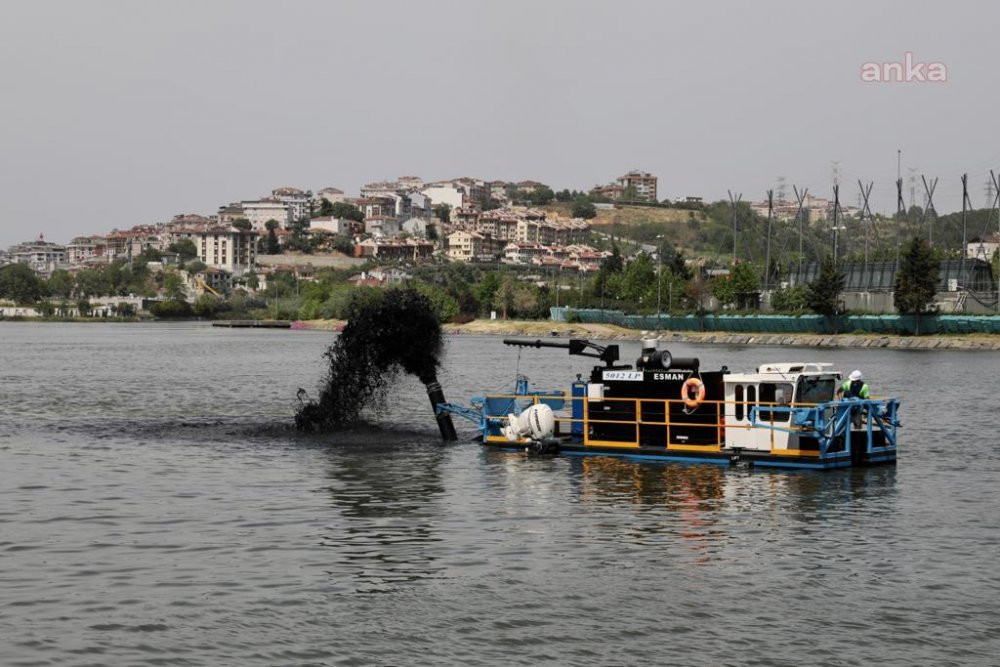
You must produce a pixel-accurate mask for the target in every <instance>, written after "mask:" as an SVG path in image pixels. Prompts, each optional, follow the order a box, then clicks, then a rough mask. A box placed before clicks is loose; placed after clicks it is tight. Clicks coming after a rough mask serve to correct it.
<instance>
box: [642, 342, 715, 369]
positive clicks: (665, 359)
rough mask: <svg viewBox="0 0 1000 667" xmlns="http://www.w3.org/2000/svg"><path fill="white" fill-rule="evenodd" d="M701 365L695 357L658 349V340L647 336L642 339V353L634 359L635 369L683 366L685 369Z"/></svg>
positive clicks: (696, 367)
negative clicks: (674, 354) (676, 354)
mask: <svg viewBox="0 0 1000 667" xmlns="http://www.w3.org/2000/svg"><path fill="white" fill-rule="evenodd" d="M700 365H701V363H700V361H699V360H698V358H697V357H675V356H673V355H671V354H670V351H669V350H661V349H659V342H658V341H657V340H656V339H655V338H647V339H646V340H644V341H642V355H641V356H640V357H639V358H638V359H636V360H635V367H636V369H637V370H641V371H642V370H646V371H656V370H668V369H671V368H683V369H686V370H695V371H696V370H698V367H699V366H700Z"/></svg>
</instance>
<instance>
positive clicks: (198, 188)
mask: <svg viewBox="0 0 1000 667" xmlns="http://www.w3.org/2000/svg"><path fill="white" fill-rule="evenodd" d="M998 26H1000V4H998V3H996V2H979V3H974V2H964V3H959V2H947V3H946V2H936V3H929V2H870V1H869V2H839V3H818V2H803V1H802V0H797V1H794V2H793V1H790V2H760V1H755V2H702V1H699V2H694V1H690V2H684V3H680V2H663V1H660V2H627V1H623V0H616V1H614V2H584V1H582V0H576V1H551V0H533V1H524V2H519V1H514V0H504V1H502V2H501V1H493V2H475V1H473V0H468V1H455V2H443V1H442V2H437V1H435V2H429V1H420V0H408V1H406V2H389V1H385V0H380V1H374V0H370V1H364V2H361V1H359V2H334V1H326V2H306V1H296V0H291V1H285V2H280V3H279V2H263V1H259V0H256V1H246V0H241V1H239V2H213V1H198V2H181V1H178V0H170V1H166V0H163V1H161V2H144V1H139V0H128V1H117V2H110V1H97V0H95V1H89V2H87V1H81V0H74V1H72V2H45V1H39V0H31V1H30V2H28V1H20V0H5V1H4V2H3V3H2V5H0V90H2V91H3V98H2V99H3V102H2V106H0V114H2V116H0V119H2V122H0V182H2V184H3V185H2V187H3V191H2V197H0V221H2V222H0V246H3V247H5V246H7V245H9V244H11V243H14V242H17V241H21V240H26V239H29V238H32V237H36V236H37V235H38V233H39V232H43V233H44V234H45V235H46V238H48V239H50V240H55V241H68V240H69V239H70V238H71V237H73V236H75V235H79V234H84V233H104V232H107V231H109V230H110V229H111V228H113V227H119V228H123V227H129V226H131V225H133V224H139V223H149V222H156V221H162V220H167V219H169V218H170V217H171V216H173V215H174V214H176V213H187V212H198V213H214V212H215V211H216V210H217V208H218V206H219V205H220V204H223V203H226V202H229V201H234V200H239V199H248V198H253V197H257V196H261V195H264V194H266V193H268V192H269V191H270V190H271V188H273V187H276V186H280V185H294V186H298V187H302V188H306V189H312V190H314V191H315V190H317V189H319V188H322V187H326V186H336V187H339V188H341V189H343V190H345V191H347V192H348V193H349V194H356V193H357V190H358V188H359V186H361V185H362V184H364V183H366V182H369V181H373V180H379V179H386V178H394V177H396V176H399V175H404V174H413V175H418V176H421V177H423V178H425V179H440V178H452V177H457V176H477V177H482V178H488V179H517V180H521V179H534V180H541V181H544V182H546V183H550V184H551V185H552V186H553V187H554V188H556V189H561V188H563V187H568V188H576V189H585V188H589V187H591V186H593V185H594V184H597V183H605V182H607V181H609V180H611V179H612V178H614V177H615V176H618V175H620V174H622V173H624V172H625V171H626V170H628V169H631V168H639V169H644V170H649V171H652V172H653V173H655V174H657V175H658V176H659V178H660V197H661V198H663V197H678V196H684V195H701V196H704V197H706V198H711V199H716V198H722V197H725V194H726V190H727V189H730V188H731V189H733V190H734V191H739V192H742V193H743V195H744V198H745V199H761V198H763V195H764V191H765V190H766V189H767V188H769V187H774V186H775V185H776V183H777V178H778V177H779V176H785V177H786V179H787V182H788V184H789V187H788V190H789V196H791V195H790V193H791V184H792V183H796V184H799V185H800V186H802V185H804V186H808V187H809V188H810V189H811V191H812V192H814V193H817V194H824V195H828V194H829V190H830V186H831V161H832V160H839V161H840V166H841V174H842V176H841V179H842V183H843V185H842V188H843V190H844V192H845V193H846V194H845V197H844V198H845V199H846V200H847V201H848V202H850V203H853V202H854V201H855V200H856V196H857V184H856V181H857V179H858V178H862V179H865V180H869V179H870V180H874V181H875V190H874V199H875V201H874V202H873V204H874V205H875V207H876V208H877V209H879V210H892V209H894V207H895V186H894V180H895V178H896V151H897V149H902V151H903V177H904V179H906V177H907V174H908V172H907V168H908V167H915V168H917V169H918V173H926V174H928V175H929V176H940V178H941V184H940V185H939V187H938V192H937V194H936V195H935V203H936V204H937V208H938V209H939V211H946V210H953V209H955V208H958V207H960V206H961V200H960V193H961V189H960V182H959V177H960V175H961V174H962V172H963V171H967V172H968V173H969V179H970V184H971V189H972V192H971V195H972V200H973V202H974V204H975V205H976V206H982V205H983V203H984V199H985V193H984V184H985V182H986V180H987V179H988V176H987V174H988V171H989V169H990V168H993V169H995V170H996V169H1000V145H998V138H997V137H998V135H997V120H998V113H1000V77H998V76H997V74H996V72H997V63H998V56H1000V40H998V39H997V34H996V33H997V28H998ZM907 51H910V52H912V54H913V60H914V61H916V62H925V63H926V62H940V63H943V64H944V65H945V66H946V67H947V77H948V80H947V81H946V82H944V83H928V82H906V83H866V82H863V81H862V80H861V68H862V65H863V64H864V63H865V62H870V61H876V62H881V61H902V60H903V59H904V54H905V52H907ZM925 71H926V70H925ZM908 190H909V187H908V186H907V196H908V195H909V192H908Z"/></svg>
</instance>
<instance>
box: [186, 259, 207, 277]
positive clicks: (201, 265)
mask: <svg viewBox="0 0 1000 667" xmlns="http://www.w3.org/2000/svg"><path fill="white" fill-rule="evenodd" d="M184 268H185V269H187V272H188V273H192V274H194V273H201V272H202V271H204V270H205V269H206V268H208V265H207V264H205V262H203V261H201V260H200V259H192V260H191V261H190V262H188V263H187V264H186V265H185V267H184Z"/></svg>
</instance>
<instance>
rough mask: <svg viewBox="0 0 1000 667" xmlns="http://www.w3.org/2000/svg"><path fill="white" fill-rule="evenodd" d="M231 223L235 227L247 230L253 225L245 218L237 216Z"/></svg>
mask: <svg viewBox="0 0 1000 667" xmlns="http://www.w3.org/2000/svg"><path fill="white" fill-rule="evenodd" d="M232 224H233V227H235V228H236V229H242V230H244V231H247V232H249V231H250V230H251V229H253V225H252V224H250V221H249V220H247V219H246V218H237V219H236V220H233V223H232Z"/></svg>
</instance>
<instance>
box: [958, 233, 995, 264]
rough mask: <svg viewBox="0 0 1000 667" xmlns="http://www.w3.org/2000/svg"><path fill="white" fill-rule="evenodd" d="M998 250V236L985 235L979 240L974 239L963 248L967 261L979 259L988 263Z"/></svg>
mask: <svg viewBox="0 0 1000 667" xmlns="http://www.w3.org/2000/svg"><path fill="white" fill-rule="evenodd" d="M997 250H1000V236H997V235H996V234H987V235H986V236H984V237H983V238H981V239H976V240H974V241H972V242H970V243H968V244H967V245H966V246H965V257H966V258H967V259H981V260H983V261H984V262H989V261H991V260H992V259H993V255H994V254H995V253H996V251H997Z"/></svg>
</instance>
